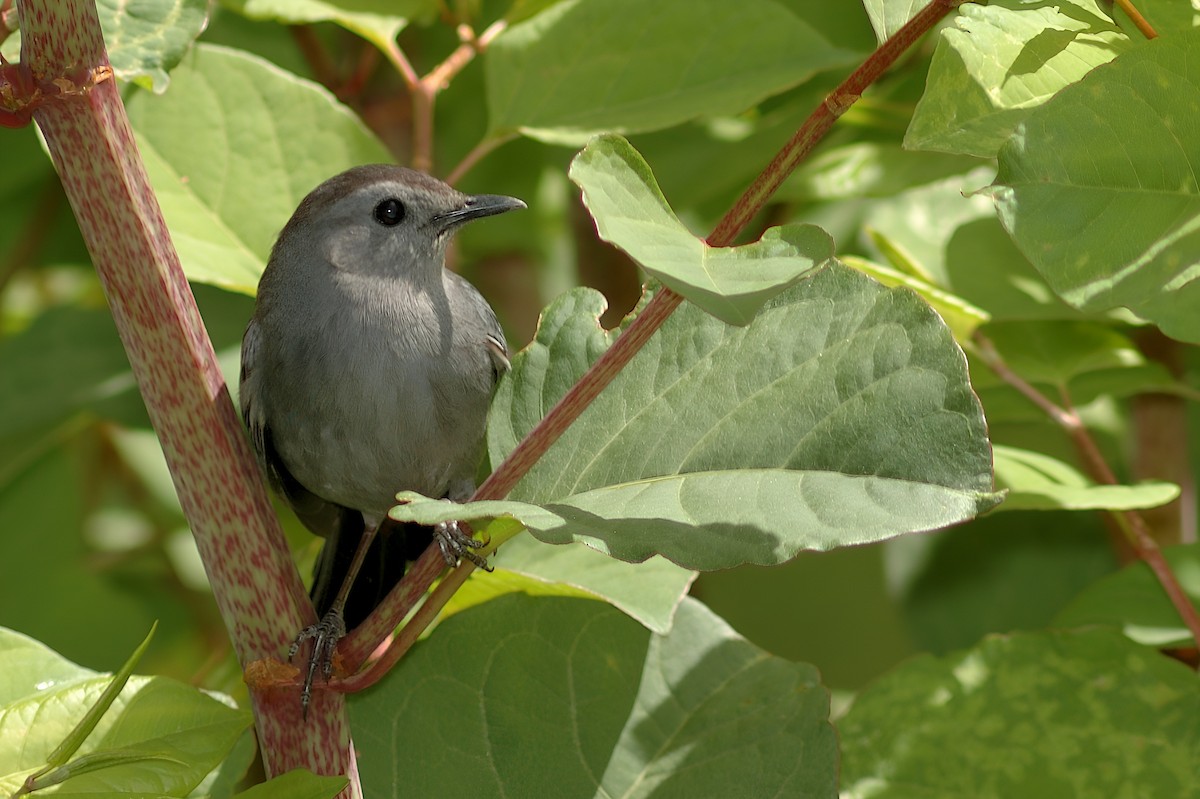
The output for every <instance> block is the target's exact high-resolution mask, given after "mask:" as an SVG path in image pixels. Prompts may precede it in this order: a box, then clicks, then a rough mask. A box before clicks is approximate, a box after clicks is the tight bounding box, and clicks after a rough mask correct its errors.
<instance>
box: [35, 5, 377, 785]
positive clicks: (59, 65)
mask: <svg viewBox="0 0 1200 799" xmlns="http://www.w3.org/2000/svg"><path fill="white" fill-rule="evenodd" d="M21 31H22V38H21V47H22V50H21V56H22V60H21V63H20V65H19V66H20V69H21V70H22V71H23V73H24V74H25V75H26V80H25V81H24V85H26V86H27V87H31V88H32V89H33V92H34V94H35V95H36V98H37V102H36V103H31V104H30V107H31V109H32V113H33V117H34V120H35V121H36V122H37V124H38V126H39V127H40V128H41V130H42V133H43V134H44V135H45V137H46V143H47V145H48V147H49V150H50V153H51V156H52V157H53V159H54V165H55V168H56V169H57V170H58V174H59V176H60V178H61V179H62V183H63V187H64V189H65V191H66V194H67V197H68V199H69V200H70V202H71V206H72V208H73V209H74V211H75V216H76V218H77V219H78V222H79V228H80V231H81V232H82V234H83V237H84V240H85V241H86V243H87V246H88V250H89V252H90V253H91V256H92V261H93V263H94V264H95V267H96V271H97V273H98V274H99V276H100V280H101V283H102V284H103V286H104V290H105V294H106V295H107V297H108V301H109V305H110V307H111V308H112V313H113V317H114V318H115V320H116V325H117V330H118V332H119V333H120V335H121V340H122V342H123V343H124V345H125V349H126V352H127V353H128V355H129V361H130V364H131V365H132V367H133V373H134V376H135V377H136V378H137V382H138V386H139V388H140V389H141V393H142V397H143V398H144V400H145V403H146V409H147V411H148V412H149V415H150V419H151V421H152V422H153V424H154V428H155V431H156V432H157V433H158V437H159V440H160V442H161V443H162V448H163V452H164V454H165V455H166V459H167V464H168V465H169V466H170V469H171V475H172V478H173V479H174V482H175V488H176V491H177V492H178V494H179V500H180V503H181V505H182V506H183V510H184V513H185V514H186V515H187V518H188V521H189V523H190V525H191V527H192V531H193V533H194V535H195V538H196V543H197V546H198V547H199V550H200V555H201V557H202V558H203V561H204V566H205V569H206V570H207V572H208V576H209V579H210V581H211V583H212V587H213V592H214V595H215V597H216V601H217V605H218V607H219V608H220V610H221V615H222V617H223V618H224V620H225V624H226V626H227V628H228V630H229V635H230V637H231V639H232V640H233V644H234V647H235V649H236V651H237V655H238V658H239V660H240V661H241V663H242V664H244V665H245V664H249V663H251V662H252V661H255V660H261V659H263V658H266V657H270V656H274V655H278V653H280V652H281V651H284V650H286V648H287V645H288V642H289V640H290V639H291V637H292V635H293V634H294V632H295V630H297V629H299V628H300V627H301V626H303V625H304V624H305V623H307V622H308V621H310V620H311V614H312V611H311V605H310V604H309V602H308V601H307V600H306V598H305V596H304V588H303V586H302V585H301V583H300V579H299V576H298V575H297V573H296V569H295V567H294V566H293V565H292V562H291V558H290V555H289V552H288V547H287V543H286V541H285V540H284V537H283V533H282V531H281V530H280V528H279V524H278V522H277V520H276V518H275V514H274V512H273V511H272V508H271V505H270V503H269V501H268V500H267V496H266V492H265V490H264V488H263V485H262V480H261V478H260V476H259V472H258V468H257V466H256V464H255V461H254V457H253V455H252V453H251V451H250V447H249V445H248V442H247V441H246V437H245V434H244V432H243V430H242V427H241V423H240V422H239V420H238V417H237V414H236V412H235V411H234V408H233V403H232V402H231V401H230V396H229V389H228V387H227V386H226V385H225V381H224V379H223V378H222V376H221V372H220V370H219V369H218V367H217V361H216V358H215V356H214V354H213V349H212V344H211V342H210V341H209V339H208V335H207V333H206V332H205V329H204V325H203V323H202V322H201V319H200V315H199V313H198V312H197V310H196V304H195V300H194V298H193V297H192V293H191V290H190V289H189V287H188V284H187V281H186V280H185V278H184V276H183V270H182V269H181V268H180V264H179V259H178V256H177V255H176V253H175V250H174V247H173V246H172V244H171V240H170V236H169V235H168V232H167V228H166V225H165V223H164V222H163V219H162V215H161V212H160V210H159V207H158V203H157V200H156V199H155V196H154V193H153V191H152V190H151V188H150V184H149V181H148V180H147V178H146V173H145V170H144V168H143V166H142V162H141V158H140V156H139V154H138V151H137V147H136V145H135V143H134V138H133V133H132V131H131V130H130V127H129V121H128V118H127V117H126V115H125V109H124V106H123V105H122V104H121V98H120V95H119V94H118V91H117V86H116V83H115V82H114V81H113V80H111V79H103V77H100V79H99V82H96V81H97V76H105V75H108V76H111V67H109V64H108V58H107V55H106V54H105V52H104V42H103V39H102V38H101V33H100V24H99V22H98V20H97V19H96V10H95V5H94V3H92V2H91V0H27V2H24V3H22V4H21ZM306 614H307V616H308V618H306ZM282 693H283V692H279V691H270V692H264V691H254V692H252V696H253V699H254V711H255V716H256V719H257V725H258V738H259V742H260V744H261V746H262V749H263V755H264V761H265V764H266V769H267V772H268V773H269V774H277V773H281V772H283V771H286V770H288V769H291V768H295V767H300V766H303V767H306V768H309V769H312V770H313V771H317V772H320V773H326V774H347V773H352V764H353V759H352V753H351V745H350V740H349V733H348V729H347V727H346V723H345V714H344V711H343V708H342V702H341V700H340V698H338V697H335V696H332V695H331V696H330V697H329V698H328V699H327V700H326V703H327V704H325V706H324V707H323V708H322V710H323V711H324V712H322V713H321V714H320V716H319V718H320V722H321V723H320V724H309V725H304V724H302V723H301V721H300V708H299V703H298V702H296V701H295V695H294V693H293V692H287V693H286V695H283V696H280V694H282ZM352 780H354V781H356V775H352Z"/></svg>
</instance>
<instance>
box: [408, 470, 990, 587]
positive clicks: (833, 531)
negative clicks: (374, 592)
mask: <svg viewBox="0 0 1200 799" xmlns="http://www.w3.org/2000/svg"><path fill="white" fill-rule="evenodd" d="M998 498H999V497H998V495H996V494H992V493H985V492H979V491H969V490H962V489H953V488H946V487H945V486H938V485H928V484H924V483H917V482H912V481H908V480H899V479H895V478H887V477H878V476H869V477H864V476H859V475H844V474H838V473H836V472H827V471H809V470H804V469H731V470H728V471H719V472H689V473H687V474H680V475H673V476H669V477H654V478H648V479H645V480H637V481H632V482H628V483H617V484H615V485H611V486H606V487H604V488H598V489H594V490H592V491H584V492H582V493H579V494H572V495H571V496H568V497H563V498H562V499H560V500H557V501H555V502H550V503H547V504H545V505H542V506H538V505H532V504H528V503H523V502H513V501H511V500H500V501H492V502H469V503H466V504H465V505H456V504H450V503H446V502H444V501H442V500H435V499H429V498H427V497H422V496H421V495H420V494H413V493H411V492H401V493H400V494H398V495H397V499H399V500H400V501H401V502H402V503H404V504H402V505H401V506H399V507H397V508H394V509H392V511H391V516H392V518H394V519H397V520H399V521H415V522H419V523H420V524H439V523H441V522H448V521H452V520H455V519H457V520H460V521H469V522H476V521H479V520H487V519H495V518H505V517H511V518H514V519H517V520H518V521H520V522H521V524H522V525H524V526H525V527H527V528H529V530H530V531H531V532H532V533H533V534H534V535H535V536H537V538H538V539H539V540H541V541H545V542H546V543H549V544H566V543H570V542H573V541H580V542H583V543H585V544H587V545H588V546H591V547H594V548H596V549H597V550H599V551H601V552H604V553H605V554H608V555H612V556H613V557H615V558H620V559H621V560H625V561H629V562H632V563H640V562H642V561H644V560H646V559H648V558H651V557H653V556H654V555H662V556H663V557H665V558H667V559H668V560H670V561H671V562H673V563H678V564H679V565H681V566H683V567H684V568H687V569H698V570H702V571H711V570H714V569H728V568H731V567H733V566H740V565H742V564H744V563H757V564H761V565H767V564H774V563H783V562H785V561H788V560H791V559H792V558H794V557H795V556H796V555H797V554H798V553H799V552H801V551H802V550H826V549H833V548H835V547H840V546H852V545H854V544H865V543H868V542H870V541H879V540H882V539H885V538H891V537H893V536H896V535H900V534H902V533H907V532H912V531H914V530H932V529H937V528H940V527H946V526H949V525H951V524H956V523H958V522H961V521H963V520H965V519H969V518H971V517H973V516H975V515H976V514H978V513H980V512H982V511H984V510H987V509H989V508H991V507H992V506H993V505H995V504H996V502H997V501H998Z"/></svg>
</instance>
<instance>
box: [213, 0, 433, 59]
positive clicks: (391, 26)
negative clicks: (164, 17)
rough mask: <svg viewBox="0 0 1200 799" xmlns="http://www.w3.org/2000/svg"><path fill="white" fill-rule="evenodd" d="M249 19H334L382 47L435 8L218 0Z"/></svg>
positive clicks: (353, 0) (395, 0)
mask: <svg viewBox="0 0 1200 799" xmlns="http://www.w3.org/2000/svg"><path fill="white" fill-rule="evenodd" d="M221 2H222V4H223V5H226V6H229V7H230V8H232V9H234V10H236V11H237V12H238V13H239V14H244V15H245V16H247V17H249V18H250V19H273V20H277V21H279V22H282V23H284V24H287V25H302V24H306V23H312V22H326V21H328V22H335V23H337V24H338V25H341V26H342V27H343V28H345V29H346V30H349V31H353V32H354V33H357V34H358V35H359V36H361V37H363V38H364V39H366V40H367V41H369V42H371V43H372V44H374V45H375V46H376V47H378V48H380V49H381V50H383V49H387V48H388V47H389V46H391V45H393V44H394V43H395V40H396V36H397V35H399V33H400V31H401V30H403V29H404V26H405V25H406V24H408V21H409V20H410V19H413V18H414V17H416V18H423V17H427V16H429V15H431V14H432V13H434V12H435V11H436V10H437V8H438V2H437V0H221Z"/></svg>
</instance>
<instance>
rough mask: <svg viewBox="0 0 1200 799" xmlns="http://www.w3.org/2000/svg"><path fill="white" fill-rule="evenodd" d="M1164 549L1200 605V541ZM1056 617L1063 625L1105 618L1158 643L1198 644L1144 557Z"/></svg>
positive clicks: (1181, 581)
mask: <svg viewBox="0 0 1200 799" xmlns="http://www.w3.org/2000/svg"><path fill="white" fill-rule="evenodd" d="M1163 555H1164V556H1165V557H1166V559H1167V563H1168V564H1169V565H1170V567H1171V570H1172V571H1173V572H1174V573H1175V576H1176V578H1177V579H1178V580H1179V585H1180V586H1181V587H1182V588H1183V590H1184V593H1185V594H1186V595H1187V597H1188V599H1190V600H1191V602H1192V604H1194V605H1200V544H1181V545H1180V546H1175V547H1168V548H1167V549H1164V550H1163ZM1054 623H1055V624H1056V625H1058V626H1060V627H1086V626H1089V625H1094V624H1104V625H1108V626H1111V627H1116V628H1117V629H1119V630H1121V631H1122V632H1124V633H1125V635H1127V636H1129V637H1130V638H1132V639H1133V640H1134V641H1137V642H1139V643H1142V644H1148V645H1150V646H1155V647H1161V646H1195V640H1194V639H1193V638H1192V634H1191V632H1189V631H1188V628H1187V627H1186V626H1185V625H1184V623H1183V620H1182V619H1180V618H1179V611H1177V610H1176V609H1175V606H1174V605H1172V604H1171V600H1170V599H1168V598H1167V595H1166V593H1165V592H1164V591H1163V588H1162V584H1161V583H1159V582H1158V580H1157V579H1156V578H1155V577H1154V574H1153V573H1152V572H1151V571H1150V567H1149V566H1147V565H1146V564H1145V563H1144V562H1141V561H1138V562H1136V563H1131V564H1129V565H1128V566H1126V567H1125V568H1124V569H1123V570H1121V571H1120V572H1118V573H1116V574H1114V575H1111V576H1109V577H1105V578H1104V579H1103V580H1100V581H1098V582H1096V583H1095V584H1094V585H1091V586H1089V587H1088V588H1087V589H1086V590H1084V591H1083V592H1082V593H1080V594H1079V596H1078V597H1076V598H1075V600H1074V601H1073V602H1072V603H1071V604H1070V605H1068V606H1067V607H1066V608H1064V609H1063V610H1062V612H1061V613H1059V614H1058V616H1057V617H1056V618H1055V620H1054Z"/></svg>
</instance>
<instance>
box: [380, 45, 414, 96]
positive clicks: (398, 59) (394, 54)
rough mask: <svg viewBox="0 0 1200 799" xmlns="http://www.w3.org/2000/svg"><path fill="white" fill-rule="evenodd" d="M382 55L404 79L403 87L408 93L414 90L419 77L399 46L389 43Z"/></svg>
mask: <svg viewBox="0 0 1200 799" xmlns="http://www.w3.org/2000/svg"><path fill="white" fill-rule="evenodd" d="M383 54H384V55H385V56H387V60H388V61H389V62H390V63H391V65H392V66H394V67H395V68H396V71H397V72H399V73H400V77H401V78H403V79H404V85H405V86H407V87H408V88H409V90H410V91H412V90H415V89H416V87H417V85H418V84H420V82H421V76H420V75H418V74H417V71H416V70H415V69H413V65H412V63H410V62H409V60H408V56H406V55H404V51H403V50H401V49H400V45H399V44H397V43H396V42H392V41H389V42H388V46H387V47H386V48H385V49H384V51H383Z"/></svg>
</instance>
